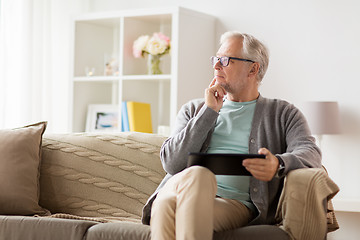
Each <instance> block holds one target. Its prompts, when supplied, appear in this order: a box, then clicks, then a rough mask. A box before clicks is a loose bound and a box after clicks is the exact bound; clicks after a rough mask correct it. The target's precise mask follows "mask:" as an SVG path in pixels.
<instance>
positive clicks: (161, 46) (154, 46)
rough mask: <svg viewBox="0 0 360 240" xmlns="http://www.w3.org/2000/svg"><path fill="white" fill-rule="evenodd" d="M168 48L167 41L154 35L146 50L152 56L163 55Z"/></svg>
mask: <svg viewBox="0 0 360 240" xmlns="http://www.w3.org/2000/svg"><path fill="white" fill-rule="evenodd" d="M167 48H168V44H167V42H166V41H165V40H163V39H160V38H159V37H158V36H157V35H154V36H152V37H151V38H150V40H149V42H148V44H147V47H146V50H147V51H148V52H149V53H150V54H151V55H158V54H163V53H164V52H165V51H166V49H167Z"/></svg>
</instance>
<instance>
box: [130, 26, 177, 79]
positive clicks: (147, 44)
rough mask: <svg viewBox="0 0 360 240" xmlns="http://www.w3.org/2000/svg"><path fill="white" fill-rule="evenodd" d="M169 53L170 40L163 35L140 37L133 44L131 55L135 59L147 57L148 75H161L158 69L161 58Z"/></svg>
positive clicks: (155, 34) (159, 33)
mask: <svg viewBox="0 0 360 240" xmlns="http://www.w3.org/2000/svg"><path fill="white" fill-rule="evenodd" d="M169 52H170V38H169V37H167V36H165V35H164V34H163V33H161V32H158V33H154V34H153V35H152V36H151V37H150V36H149V35H142V36H140V37H139V38H138V39H136V40H135V42H134V44H133V55H134V57H136V58H140V57H145V55H146V54H147V55H148V63H147V66H148V74H162V71H161V69H160V62H161V61H160V60H161V59H160V58H161V56H163V55H165V54H167V53H169Z"/></svg>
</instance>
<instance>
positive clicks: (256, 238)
mask: <svg viewBox="0 0 360 240" xmlns="http://www.w3.org/2000/svg"><path fill="white" fill-rule="evenodd" d="M213 239H214V240H237V239H247V240H263V239H266V240H289V239H290V237H289V235H288V234H287V233H286V232H285V231H283V230H282V229H281V228H279V227H278V226H275V225H254V226H246V227H242V228H237V229H234V230H229V231H224V232H217V233H214V238H213Z"/></svg>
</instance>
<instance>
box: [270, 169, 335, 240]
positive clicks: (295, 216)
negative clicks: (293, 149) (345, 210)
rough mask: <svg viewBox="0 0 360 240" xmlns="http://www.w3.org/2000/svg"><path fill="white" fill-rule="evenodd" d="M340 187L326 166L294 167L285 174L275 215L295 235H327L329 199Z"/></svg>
mask: <svg viewBox="0 0 360 240" xmlns="http://www.w3.org/2000/svg"><path fill="white" fill-rule="evenodd" d="M338 191H339V187H338V186H337V185H336V184H335V183H334V182H333V181H332V180H331V179H330V177H329V176H328V174H327V173H326V171H325V170H324V169H321V168H303V169H297V170H293V171H291V172H289V173H288V175H287V176H286V178H285V182H284V187H283V191H282V193H281V196H280V200H279V204H278V209H277V213H276V219H277V221H279V222H281V224H282V226H281V228H283V229H284V230H285V231H286V232H287V233H288V234H289V235H290V236H291V237H292V238H293V239H297V240H301V239H325V236H326V233H327V232H328V231H329V230H328V228H329V229H330V226H328V222H329V221H328V220H327V217H328V216H329V215H327V208H328V202H329V201H331V199H332V198H333V197H334V196H335V195H336V194H337V192H338ZM330 204H331V203H330ZM332 217H335V215H332Z"/></svg>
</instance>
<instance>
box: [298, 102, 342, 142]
mask: <svg viewBox="0 0 360 240" xmlns="http://www.w3.org/2000/svg"><path fill="white" fill-rule="evenodd" d="M304 114H305V116H306V118H307V121H308V122H309V127H310V130H311V133H312V134H313V135H315V136H316V137H317V140H318V144H319V147H320V148H321V140H322V136H323V135H329V134H339V133H340V132H341V129H340V128H341V127H340V114H339V106H338V103H337V102H306V103H305V104H304Z"/></svg>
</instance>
